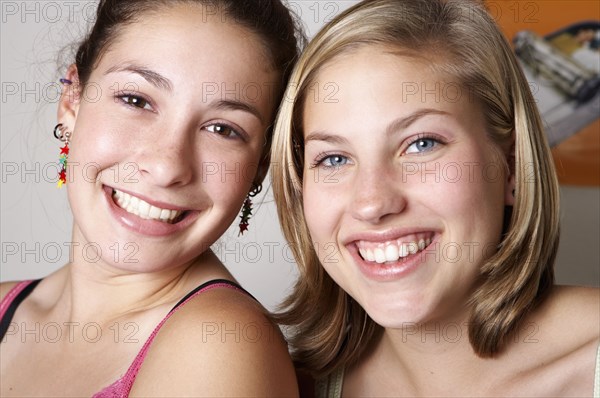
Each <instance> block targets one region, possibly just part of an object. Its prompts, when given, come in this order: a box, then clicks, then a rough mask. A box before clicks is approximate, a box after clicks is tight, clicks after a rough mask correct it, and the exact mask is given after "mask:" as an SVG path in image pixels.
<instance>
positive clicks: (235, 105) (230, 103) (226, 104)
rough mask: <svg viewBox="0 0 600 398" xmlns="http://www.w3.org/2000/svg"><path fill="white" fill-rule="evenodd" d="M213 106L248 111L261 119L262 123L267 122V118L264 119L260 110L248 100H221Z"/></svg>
mask: <svg viewBox="0 0 600 398" xmlns="http://www.w3.org/2000/svg"><path fill="white" fill-rule="evenodd" d="M213 106H214V107H215V109H219V110H221V109H222V110H232V111H243V112H247V113H250V114H252V115H254V116H256V117H257V118H258V120H260V122H261V123H263V124H264V123H265V120H264V118H263V116H262V115H261V114H260V112H259V110H258V109H257V108H255V107H254V106H252V105H250V104H248V103H246V102H242V101H238V100H219V101H217V102H216V103H215V104H213Z"/></svg>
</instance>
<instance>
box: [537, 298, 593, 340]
mask: <svg viewBox="0 0 600 398" xmlns="http://www.w3.org/2000/svg"><path fill="white" fill-rule="evenodd" d="M539 321H540V326H542V325H545V329H546V332H547V333H552V334H557V335H560V336H562V337H563V338H564V336H571V338H572V339H573V343H574V344H585V343H588V342H597V341H598V339H599V338H600V328H599V326H598V325H600V289H598V288H592V287H576V286H556V287H555V288H554V289H553V291H552V293H551V294H550V296H549V297H548V299H547V300H546V302H545V303H544V304H543V305H542V307H541V308H540V311H539Z"/></svg>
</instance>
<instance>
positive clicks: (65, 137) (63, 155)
mask: <svg viewBox="0 0 600 398" xmlns="http://www.w3.org/2000/svg"><path fill="white" fill-rule="evenodd" d="M54 137H55V138H56V139H58V140H60V141H62V142H64V143H65V145H64V146H63V147H62V148H60V156H59V158H58V162H59V164H60V172H59V174H58V181H57V183H56V185H57V186H58V187H59V188H62V186H63V185H64V184H66V183H67V158H68V157H69V139H70V138H71V132H70V131H68V130H67V128H66V127H65V126H63V124H62V123H59V124H57V125H56V127H54Z"/></svg>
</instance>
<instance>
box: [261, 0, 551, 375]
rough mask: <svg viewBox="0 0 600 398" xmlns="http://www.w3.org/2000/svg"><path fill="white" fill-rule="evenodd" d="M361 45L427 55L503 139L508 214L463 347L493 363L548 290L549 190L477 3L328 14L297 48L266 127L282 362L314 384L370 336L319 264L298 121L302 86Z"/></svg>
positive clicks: (502, 56)
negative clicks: (279, 259) (284, 268)
mask: <svg viewBox="0 0 600 398" xmlns="http://www.w3.org/2000/svg"><path fill="white" fill-rule="evenodd" d="M365 45H383V46H386V47H392V48H397V49H399V50H402V51H408V53H409V54H417V53H418V54H421V55H419V56H427V55H429V56H431V57H432V59H434V63H435V64H436V65H435V67H436V68H439V69H440V70H441V71H444V72H445V73H449V74H450V75H451V76H455V77H456V78H457V79H458V81H459V82H460V83H461V84H462V86H463V87H466V88H470V89H474V90H471V91H472V93H473V94H474V97H475V98H476V99H477V100H478V101H479V103H480V104H481V106H482V109H483V112H484V115H485V118H486V123H487V126H488V131H489V135H490V138H491V139H492V141H493V142H495V143H496V144H497V145H498V146H499V147H506V148H508V147H510V146H511V143H512V142H513V140H514V151H515V152H514V161H512V159H511V160H510V161H509V162H508V163H510V164H507V167H510V171H511V172H512V173H514V174H515V181H516V198H515V205H514V208H513V209H512V212H511V209H510V208H508V209H507V211H506V216H507V218H508V222H507V223H506V228H505V234H504V235H503V237H502V242H501V245H500V248H499V249H498V251H497V252H496V253H494V254H493V255H492V256H491V257H490V258H488V259H487V260H486V262H485V264H483V265H482V266H481V276H480V278H481V281H480V284H479V285H478V287H477V288H476V290H475V291H474V292H473V293H472V296H471V302H470V304H471V305H472V313H471V319H470V322H469V339H470V342H471V345H472V346H473V349H474V350H475V352H476V353H477V354H479V355H480V356H483V357H489V356H493V355H494V354H496V353H498V352H499V351H500V350H501V348H502V346H503V344H504V342H505V341H506V338H507V337H508V336H509V335H510V334H511V333H512V332H514V331H515V330H516V329H517V328H518V327H519V324H520V322H521V320H522V319H523V317H524V315H525V314H526V313H527V312H528V311H530V310H531V309H532V308H533V307H534V306H536V305H537V304H539V303H540V302H541V301H542V300H543V298H544V297H545V295H546V294H547V292H548V291H549V290H550V288H551V286H552V285H553V281H554V271H553V263H554V259H555V256H556V250H557V247H558V231H559V226H558V217H559V216H558V201H559V197H558V183H557V179H556V174H555V171H554V166H553V163H552V159H551V156H550V151H549V147H548V144H547V142H546V138H545V136H544V133H543V130H542V123H541V120H540V117H539V114H538V111H537V109H536V106H535V100H534V99H533V96H532V94H531V92H530V89H529V85H528V82H527V80H526V78H525V76H524V75H523V72H522V71H521V69H520V68H519V65H518V62H517V60H516V58H515V56H514V54H513V52H512V49H511V47H510V45H509V44H508V42H507V41H506V39H505V38H504V36H503V34H502V32H501V31H500V30H499V29H498V27H497V25H496V23H495V22H494V20H493V19H492V17H491V16H490V15H489V14H488V12H487V11H486V10H485V8H484V7H483V6H482V4H481V3H480V2H475V1H467V0H447V1H444V0H410V1H409V0H404V1H401V0H374V1H363V2H361V3H359V4H357V5H356V6H354V7H352V8H350V9H349V10H347V11H345V12H344V13H342V14H341V15H339V16H338V17H337V18H335V19H334V20H333V21H332V22H330V23H329V24H328V25H327V26H325V28H323V30H322V31H321V32H320V33H319V34H318V35H317V36H316V38H315V39H314V40H313V41H312V42H311V43H310V44H309V46H308V47H307V49H306V50H305V52H304V54H303V55H302V56H301V57H300V59H299V61H298V64H297V65H296V67H295V69H294V71H293V72H292V76H291V79H290V84H289V86H288V89H287V91H286V94H285V101H284V103H283V104H282V106H281V109H280V113H279V115H278V120H277V122H276V125H275V131H276V134H275V137H274V139H273V148H272V159H273V162H274V164H275V165H277V166H278V167H276V168H273V169H272V179H273V190H274V195H275V201H276V203H277V205H278V212H279V219H280V222H281V224H282V228H283V232H284V234H285V236H286V238H287V240H288V241H289V242H290V243H291V247H292V250H293V252H294V256H295V258H296V261H297V263H298V267H299V271H300V278H299V280H298V281H297V282H296V285H295V287H294V290H293V292H292V294H291V295H290V296H289V297H288V298H287V300H286V301H285V302H284V304H283V308H284V309H285V311H284V312H283V313H281V314H279V316H278V319H279V321H280V322H281V323H283V324H286V325H291V326H292V327H293V332H294V335H293V336H292V337H291V340H290V341H291V345H292V348H293V355H294V358H295V360H296V362H297V364H298V366H299V367H300V368H302V369H305V370H307V371H309V372H311V373H312V374H313V375H317V376H323V375H326V374H328V373H330V372H332V371H334V370H336V369H338V368H340V367H343V366H346V365H350V364H352V363H353V362H355V361H357V360H358V359H359V358H360V355H361V353H362V352H364V349H365V347H366V346H368V344H369V343H372V342H373V341H374V338H375V336H376V334H377V332H378V331H380V330H381V327H380V326H378V325H376V324H375V323H374V322H373V321H372V320H371V319H370V318H369V317H368V315H367V314H366V313H365V311H364V310H363V309H362V308H361V307H360V306H359V305H358V304H357V303H356V302H355V301H354V300H353V299H352V298H351V297H350V296H349V295H348V294H346V292H344V291H343V290H342V289H341V288H340V287H339V286H337V285H336V284H335V282H334V281H333V280H332V279H331V277H329V275H327V273H326V272H325V271H324V269H323V267H322V266H321V265H320V263H319V260H318V257H317V255H316V252H315V250H314V248H313V245H312V240H311V238H310V231H309V230H308V228H307V225H306V221H305V218H304V211H303V204H302V203H303V202H302V178H303V176H302V171H303V166H304V159H303V131H302V123H301V121H302V110H303V102H304V98H305V96H306V93H307V90H308V87H310V85H311V84H312V83H313V80H314V79H315V77H316V74H317V73H318V72H319V70H320V69H321V68H322V67H323V66H324V65H325V64H327V63H329V62H332V60H333V59H334V58H335V57H336V56H338V55H340V54H342V53H347V52H348V51H350V50H352V49H354V48H357V47H359V46H365ZM532 173H535V175H534V176H533V178H532Z"/></svg>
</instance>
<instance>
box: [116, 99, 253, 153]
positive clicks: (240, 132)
mask: <svg viewBox="0 0 600 398" xmlns="http://www.w3.org/2000/svg"><path fill="white" fill-rule="evenodd" d="M115 98H117V99H118V100H119V101H121V103H123V104H124V105H125V106H127V107H130V108H134V109H135V110H140V111H142V110H148V111H152V112H153V111H154V110H153V109H146V106H150V108H152V107H153V106H152V102H151V101H150V100H149V99H148V98H146V97H144V96H143V95H139V94H131V93H118V94H116V95H115ZM127 98H129V99H135V100H139V101H142V102H144V103H145V104H144V106H143V107H140V106H136V105H134V104H131V103H129V102H128V101H127ZM211 126H222V127H225V128H228V129H230V130H231V131H232V132H233V134H234V135H235V136H234V137H232V136H231V135H223V134H220V133H218V132H214V131H210V130H208V128H209V127H211ZM202 128H203V129H205V130H208V131H209V132H210V133H213V134H217V135H220V136H222V137H224V138H226V139H242V140H243V141H247V135H246V133H245V132H244V131H243V130H242V129H240V128H238V127H234V126H232V125H230V124H229V123H224V122H213V123H211V124H207V125H205V126H204V127H202Z"/></svg>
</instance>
